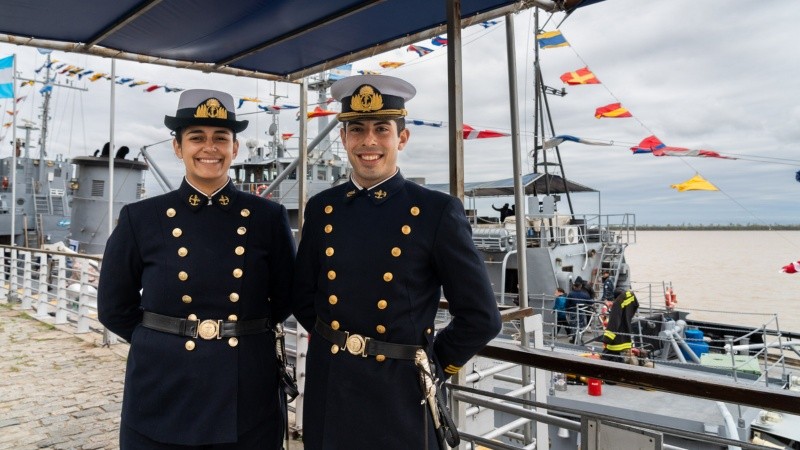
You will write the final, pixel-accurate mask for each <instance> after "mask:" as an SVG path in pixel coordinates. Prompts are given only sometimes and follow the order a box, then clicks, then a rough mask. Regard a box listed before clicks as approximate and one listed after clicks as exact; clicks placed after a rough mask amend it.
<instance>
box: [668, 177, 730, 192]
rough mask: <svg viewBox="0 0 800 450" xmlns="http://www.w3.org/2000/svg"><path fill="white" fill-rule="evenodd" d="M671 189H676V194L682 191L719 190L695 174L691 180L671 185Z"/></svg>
mask: <svg viewBox="0 0 800 450" xmlns="http://www.w3.org/2000/svg"><path fill="white" fill-rule="evenodd" d="M670 187H671V188H673V189H677V190H678V192H683V191H718V190H719V189H718V188H717V187H716V186H714V185H713V184H711V182H709V181H708V180H706V179H705V178H703V177H701V176H700V174H699V173H698V174H696V175H695V176H693V177H692V178H690V179H688V180H686V181H684V182H683V183H680V184H673V185H671V186H670Z"/></svg>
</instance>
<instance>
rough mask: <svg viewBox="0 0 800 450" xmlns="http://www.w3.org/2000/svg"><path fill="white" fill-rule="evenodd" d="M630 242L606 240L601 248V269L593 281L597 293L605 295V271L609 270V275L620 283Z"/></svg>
mask: <svg viewBox="0 0 800 450" xmlns="http://www.w3.org/2000/svg"><path fill="white" fill-rule="evenodd" d="M627 246H628V244H623V243H620V242H605V243H603V246H602V248H601V249H600V270H599V271H598V273H597V276H595V277H594V280H593V282H592V289H594V292H595V293H596V295H598V296H599V297H601V298H602V295H603V277H602V275H603V272H605V271H608V276H609V277H611V279H612V280H614V284H618V283H619V272H620V269H621V268H622V261H623V259H624V256H625V247H627Z"/></svg>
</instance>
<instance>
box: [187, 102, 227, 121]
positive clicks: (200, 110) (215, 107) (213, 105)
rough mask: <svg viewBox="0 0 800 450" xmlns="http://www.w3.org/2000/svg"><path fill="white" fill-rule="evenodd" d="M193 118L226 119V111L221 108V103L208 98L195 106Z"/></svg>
mask: <svg viewBox="0 0 800 450" xmlns="http://www.w3.org/2000/svg"><path fill="white" fill-rule="evenodd" d="M194 117H195V118H203V119H204V118H210V119H223V120H227V119H228V110H227V109H225V107H224V106H222V102H220V101H219V100H217V99H215V98H209V99H208V100H206V101H205V102H203V103H201V104H199V105H197V109H196V110H195V111H194Z"/></svg>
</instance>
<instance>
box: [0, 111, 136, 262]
mask: <svg viewBox="0 0 800 450" xmlns="http://www.w3.org/2000/svg"><path fill="white" fill-rule="evenodd" d="M21 128H22V129H24V130H25V138H24V140H23V139H18V140H17V142H16V143H14V145H13V150H12V151H16V153H17V155H16V156H15V155H11V156H6V157H3V158H1V159H0V243H2V244H11V243H12V242H13V243H14V244H15V245H18V246H22V247H29V248H41V247H42V246H43V245H45V244H58V243H64V244H66V246H67V247H68V248H70V249H72V250H73V251H76V252H79V253H88V254H100V253H102V251H103V248H104V247H105V241H106V239H108V229H109V227H108V214H109V206H108V205H109V199H110V197H111V196H110V189H109V186H111V183H110V182H109V179H110V176H109V157H108V156H79V157H75V158H72V159H70V160H67V159H65V158H63V156H62V155H56V156H55V157H54V158H47V157H46V155H47V153H46V151H45V148H44V145H43V144H40V145H39V148H38V152H37V151H36V150H37V149H36V148H35V146H34V145H33V144H32V143H31V134H32V132H33V131H35V130H37V129H38V128H37V127H35V126H34V125H32V124H30V123H27V124H24V125H22V126H21ZM44 130H45V129H44V128H43V133H42V136H43V138H42V139H40V142H46V140H45V138H44V136H45V135H46V134H45V131H44ZM112 160H113V164H114V188H115V192H114V193H113V210H112V217H117V216H118V215H119V211H120V209H122V206H124V205H125V204H127V203H131V202H133V201H136V200H139V199H141V198H142V197H143V195H144V173H145V172H144V171H145V170H147V168H148V164H147V163H145V162H144V161H139V160H137V159H126V158H125V157H124V156H123V155H122V154H121V153H120V152H115V154H114V157H113V158H112ZM12 227H13V230H12Z"/></svg>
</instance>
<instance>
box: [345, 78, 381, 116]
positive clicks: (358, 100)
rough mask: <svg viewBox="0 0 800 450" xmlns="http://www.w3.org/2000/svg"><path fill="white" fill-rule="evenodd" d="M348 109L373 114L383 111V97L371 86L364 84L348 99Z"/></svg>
mask: <svg viewBox="0 0 800 450" xmlns="http://www.w3.org/2000/svg"><path fill="white" fill-rule="evenodd" d="M350 109H352V110H353V111H358V112H373V111H380V110H381V109H383V97H382V96H381V94H380V92H377V91H376V90H375V88H373V87H372V86H370V85H368V84H365V85H364V86H361V87H360V88H359V89H358V92H357V93H355V94H353V96H352V97H350Z"/></svg>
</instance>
